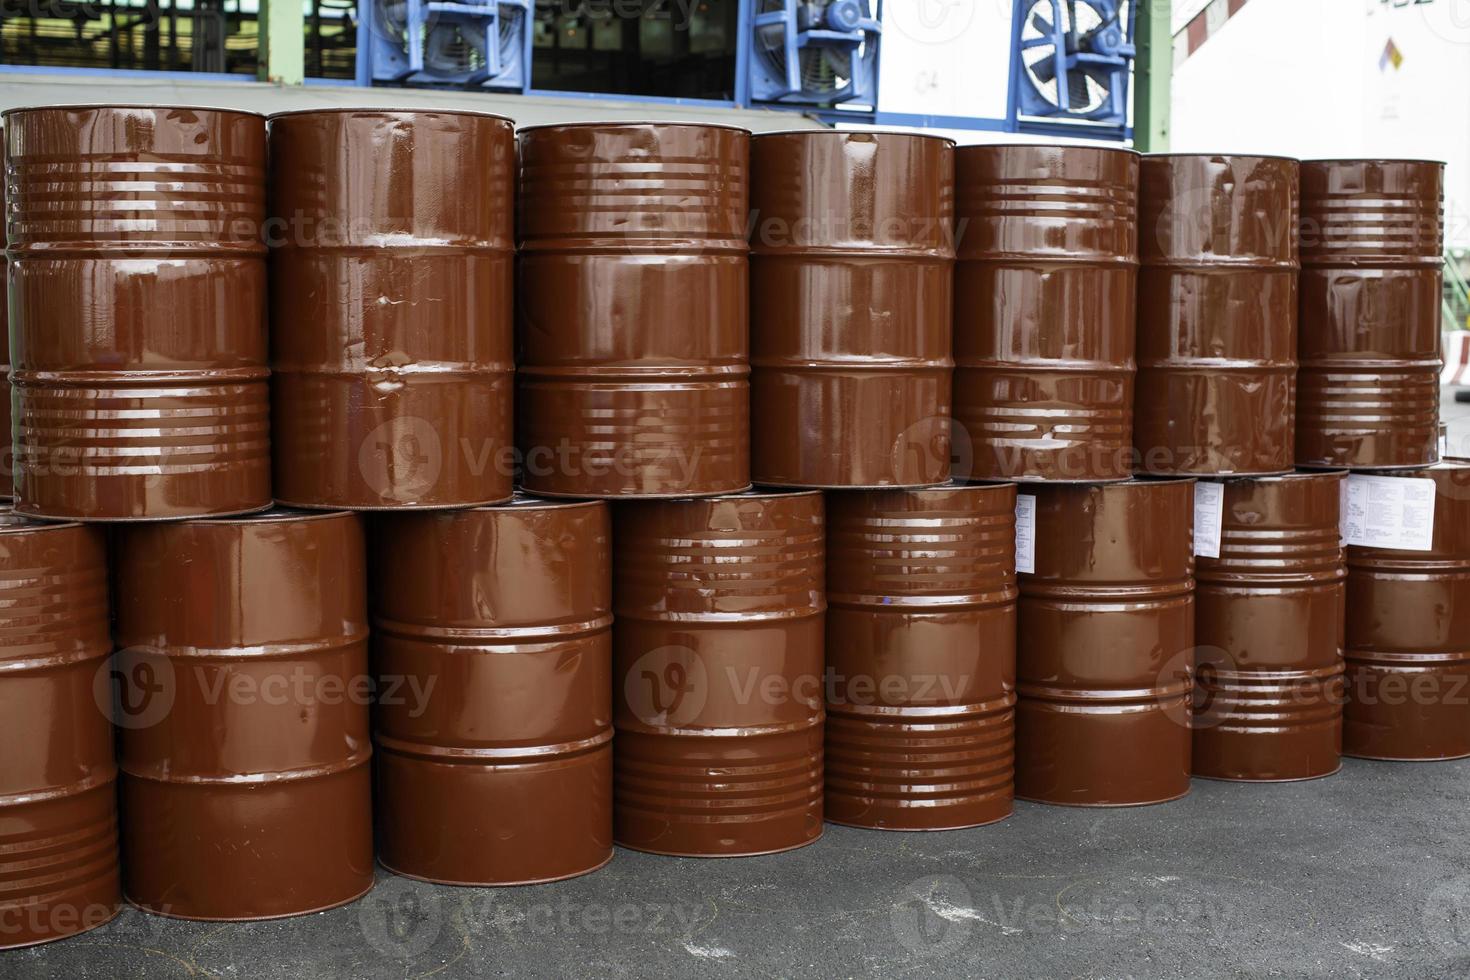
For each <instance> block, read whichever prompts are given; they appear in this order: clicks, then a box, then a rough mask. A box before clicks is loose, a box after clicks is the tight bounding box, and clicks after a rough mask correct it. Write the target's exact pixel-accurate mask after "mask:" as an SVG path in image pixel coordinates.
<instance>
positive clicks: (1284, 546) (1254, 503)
mask: <svg viewBox="0 0 1470 980" xmlns="http://www.w3.org/2000/svg"><path fill="white" fill-rule="evenodd" d="M1342 478H1343V474H1342V473H1341V472H1331V473H1295V474H1291V475H1288V476H1273V477H1262V478H1259V479H1245V480H1230V481H1227V482H1226V483H1224V485H1223V486H1224V492H1223V493H1224V495H1223V498H1222V508H1221V511H1222V513H1221V521H1220V557H1218V558H1208V557H1203V556H1201V557H1199V558H1196V559H1195V583H1196V584H1195V630H1194V636H1195V642H1196V644H1197V646H1198V649H1197V652H1196V656H1195V685H1196V687H1195V700H1194V774H1195V775H1196V776H1209V777H1211V778H1214V779H1239V780H1289V779H1313V778H1316V777H1318V776H1327V775H1330V774H1332V773H1334V772H1337V770H1338V768H1339V767H1340V766H1341V755H1342V674H1343V661H1342V631H1343V595H1344V591H1345V586H1344V580H1345V579H1346V578H1347V570H1346V568H1345V567H1344V565H1343V555H1342V546H1341V544H1340V543H1339V540H1338V495H1339V490H1340V488H1341V485H1342Z"/></svg>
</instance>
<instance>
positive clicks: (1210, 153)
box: [1139, 150, 1303, 164]
mask: <svg viewBox="0 0 1470 980" xmlns="http://www.w3.org/2000/svg"><path fill="white" fill-rule="evenodd" d="M1139 157H1140V158H1141V159H1144V160H1170V159H1185V160H1187V159H1190V158H1216V157H1231V158H1234V159H1237V160H1240V159H1253V160H1284V161H1285V162H1287V163H1297V164H1300V163H1302V162H1303V161H1302V158H1301V157H1294V156H1288V155H1287V154H1285V153H1250V152H1246V151H1240V150H1203V151H1201V152H1199V153H1184V152H1180V151H1176V150H1165V151H1160V152H1158V153H1140V154H1139Z"/></svg>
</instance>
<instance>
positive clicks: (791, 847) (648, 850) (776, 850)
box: [613, 829, 823, 860]
mask: <svg viewBox="0 0 1470 980" xmlns="http://www.w3.org/2000/svg"><path fill="white" fill-rule="evenodd" d="M822 833H823V832H822V831H821V830H820V829H819V830H818V831H817V832H816V833H815V834H814V835H812V837H810V838H808V839H807V840H804V841H801V842H800V843H797V844H786V845H784V846H782V847H772V848H768V849H766V850H762V851H727V852H723V853H720V854H711V853H710V852H708V851H700V852H694V851H674V850H664V849H660V848H655V847H648V846H645V845H641V844H629V843H627V842H625V841H620V840H618V839H617V838H613V843H614V844H616V845H617V846H618V847H621V848H624V849H625V850H629V851H638V852H640V853H643V854H657V855H658V856H660V857H679V858H709V859H711V860H719V859H721V858H747V857H764V856H766V855H768V854H785V853H786V852H787V851H796V850H800V849H801V848H803V847H807V846H809V845H811V844H815V843H816V842H817V841H819V840H821V839H822Z"/></svg>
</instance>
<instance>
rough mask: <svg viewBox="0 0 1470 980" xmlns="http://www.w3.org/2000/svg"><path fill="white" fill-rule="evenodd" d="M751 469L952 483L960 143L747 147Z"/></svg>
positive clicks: (797, 137) (853, 135) (833, 478)
mask: <svg viewBox="0 0 1470 980" xmlns="http://www.w3.org/2000/svg"><path fill="white" fill-rule="evenodd" d="M750 186H751V215H752V223H751V256H750V277H751V282H750V287H751V293H750V295H751V308H750V356H751V378H750V383H751V391H750V411H751V428H752V430H753V435H752V439H751V474H752V476H753V478H754V479H755V481H756V482H757V483H761V484H766V485H773V486H800V487H886V486H928V485H933V484H936V483H943V482H944V481H945V480H947V479H949V470H950V448H949V414H950V374H951V371H952V369H953V367H954V362H953V361H952V360H951V359H950V293H951V274H952V272H953V265H954V228H953V226H954V147H953V144H952V143H951V142H950V141H949V140H946V139H943V138H940V137H936V136H921V135H913V134H903V133H859V132H831V131H820V130H818V131H812V132H800V133H773V134H769V135H764V136H757V137H755V138H754V139H753V140H752V141H751V178H750Z"/></svg>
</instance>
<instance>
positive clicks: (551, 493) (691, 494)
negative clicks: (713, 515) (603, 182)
mask: <svg viewBox="0 0 1470 980" xmlns="http://www.w3.org/2000/svg"><path fill="white" fill-rule="evenodd" d="M753 486H754V484H751V483H746V484H744V485H743V486H737V487H731V488H730V489H728V490H681V491H679V492H677V493H620V492H619V493H566V492H564V491H561V490H537V489H536V488H535V487H528V486H522V487H521V488H520V489H521V490H522V491H524V492H525V493H528V494H530V495H531V496H533V497H550V498H552V499H553V500H685V499H692V498H696V497H724V496H728V495H730V494H736V493H744V492H745V491H747V490H749V489H751V488H752V487H753Z"/></svg>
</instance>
